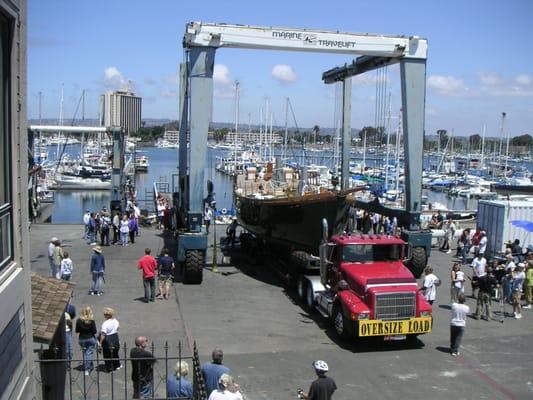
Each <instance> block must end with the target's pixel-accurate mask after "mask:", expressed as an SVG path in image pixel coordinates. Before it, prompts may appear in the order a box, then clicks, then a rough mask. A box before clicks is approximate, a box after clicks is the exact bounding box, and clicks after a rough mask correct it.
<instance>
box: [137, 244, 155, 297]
mask: <svg viewBox="0 0 533 400" xmlns="http://www.w3.org/2000/svg"><path fill="white" fill-rule="evenodd" d="M150 253H152V250H150V249H149V248H148V247H147V248H146V249H144V256H142V257H141V258H140V259H139V263H138V265H139V269H142V271H143V285H144V302H145V303H148V302H149V301H155V270H156V268H157V262H156V261H155V258H154V257H152V256H151V254H150Z"/></svg>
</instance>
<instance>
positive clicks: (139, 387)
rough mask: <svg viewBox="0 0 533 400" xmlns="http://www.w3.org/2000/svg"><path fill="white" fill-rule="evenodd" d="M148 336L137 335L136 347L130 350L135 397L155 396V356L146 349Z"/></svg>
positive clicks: (146, 397)
mask: <svg viewBox="0 0 533 400" xmlns="http://www.w3.org/2000/svg"><path fill="white" fill-rule="evenodd" d="M146 347H148V338H147V337H146V336H137V337H136V338H135V347H134V348H132V349H131V351H130V358H131V380H132V382H133V398H134V399H148V398H152V397H153V392H154V371H153V365H154V363H155V359H154V356H153V355H152V353H151V352H149V351H148V350H146Z"/></svg>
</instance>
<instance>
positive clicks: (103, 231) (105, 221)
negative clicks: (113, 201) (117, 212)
mask: <svg viewBox="0 0 533 400" xmlns="http://www.w3.org/2000/svg"><path fill="white" fill-rule="evenodd" d="M104 209H105V207H104ZM110 224H111V220H110V218H109V214H108V213H106V214H103V215H101V216H100V246H109V225H110Z"/></svg>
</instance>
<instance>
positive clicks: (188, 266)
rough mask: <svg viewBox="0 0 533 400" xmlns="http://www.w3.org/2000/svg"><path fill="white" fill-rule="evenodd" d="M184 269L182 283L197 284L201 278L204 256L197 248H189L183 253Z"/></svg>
mask: <svg viewBox="0 0 533 400" xmlns="http://www.w3.org/2000/svg"><path fill="white" fill-rule="evenodd" d="M184 267H185V271H184V273H183V283H186V284H192V285H199V284H200V283H202V280H203V272H204V257H203V254H202V252H201V251H199V250H190V251H188V252H187V253H186V254H185V265H184Z"/></svg>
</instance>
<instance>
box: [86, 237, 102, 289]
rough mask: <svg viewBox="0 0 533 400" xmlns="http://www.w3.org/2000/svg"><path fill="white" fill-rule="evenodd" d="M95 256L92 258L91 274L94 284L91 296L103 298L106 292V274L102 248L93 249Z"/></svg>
mask: <svg viewBox="0 0 533 400" xmlns="http://www.w3.org/2000/svg"><path fill="white" fill-rule="evenodd" d="M93 252H94V253H93V255H92V257H91V274H92V278H93V283H92V285H91V289H90V290H89V294H90V295H91V296H94V295H97V296H101V295H102V294H103V293H104V291H103V289H102V286H103V281H104V274H105V258H104V255H103V254H102V248H101V247H100V246H96V247H94V248H93Z"/></svg>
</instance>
